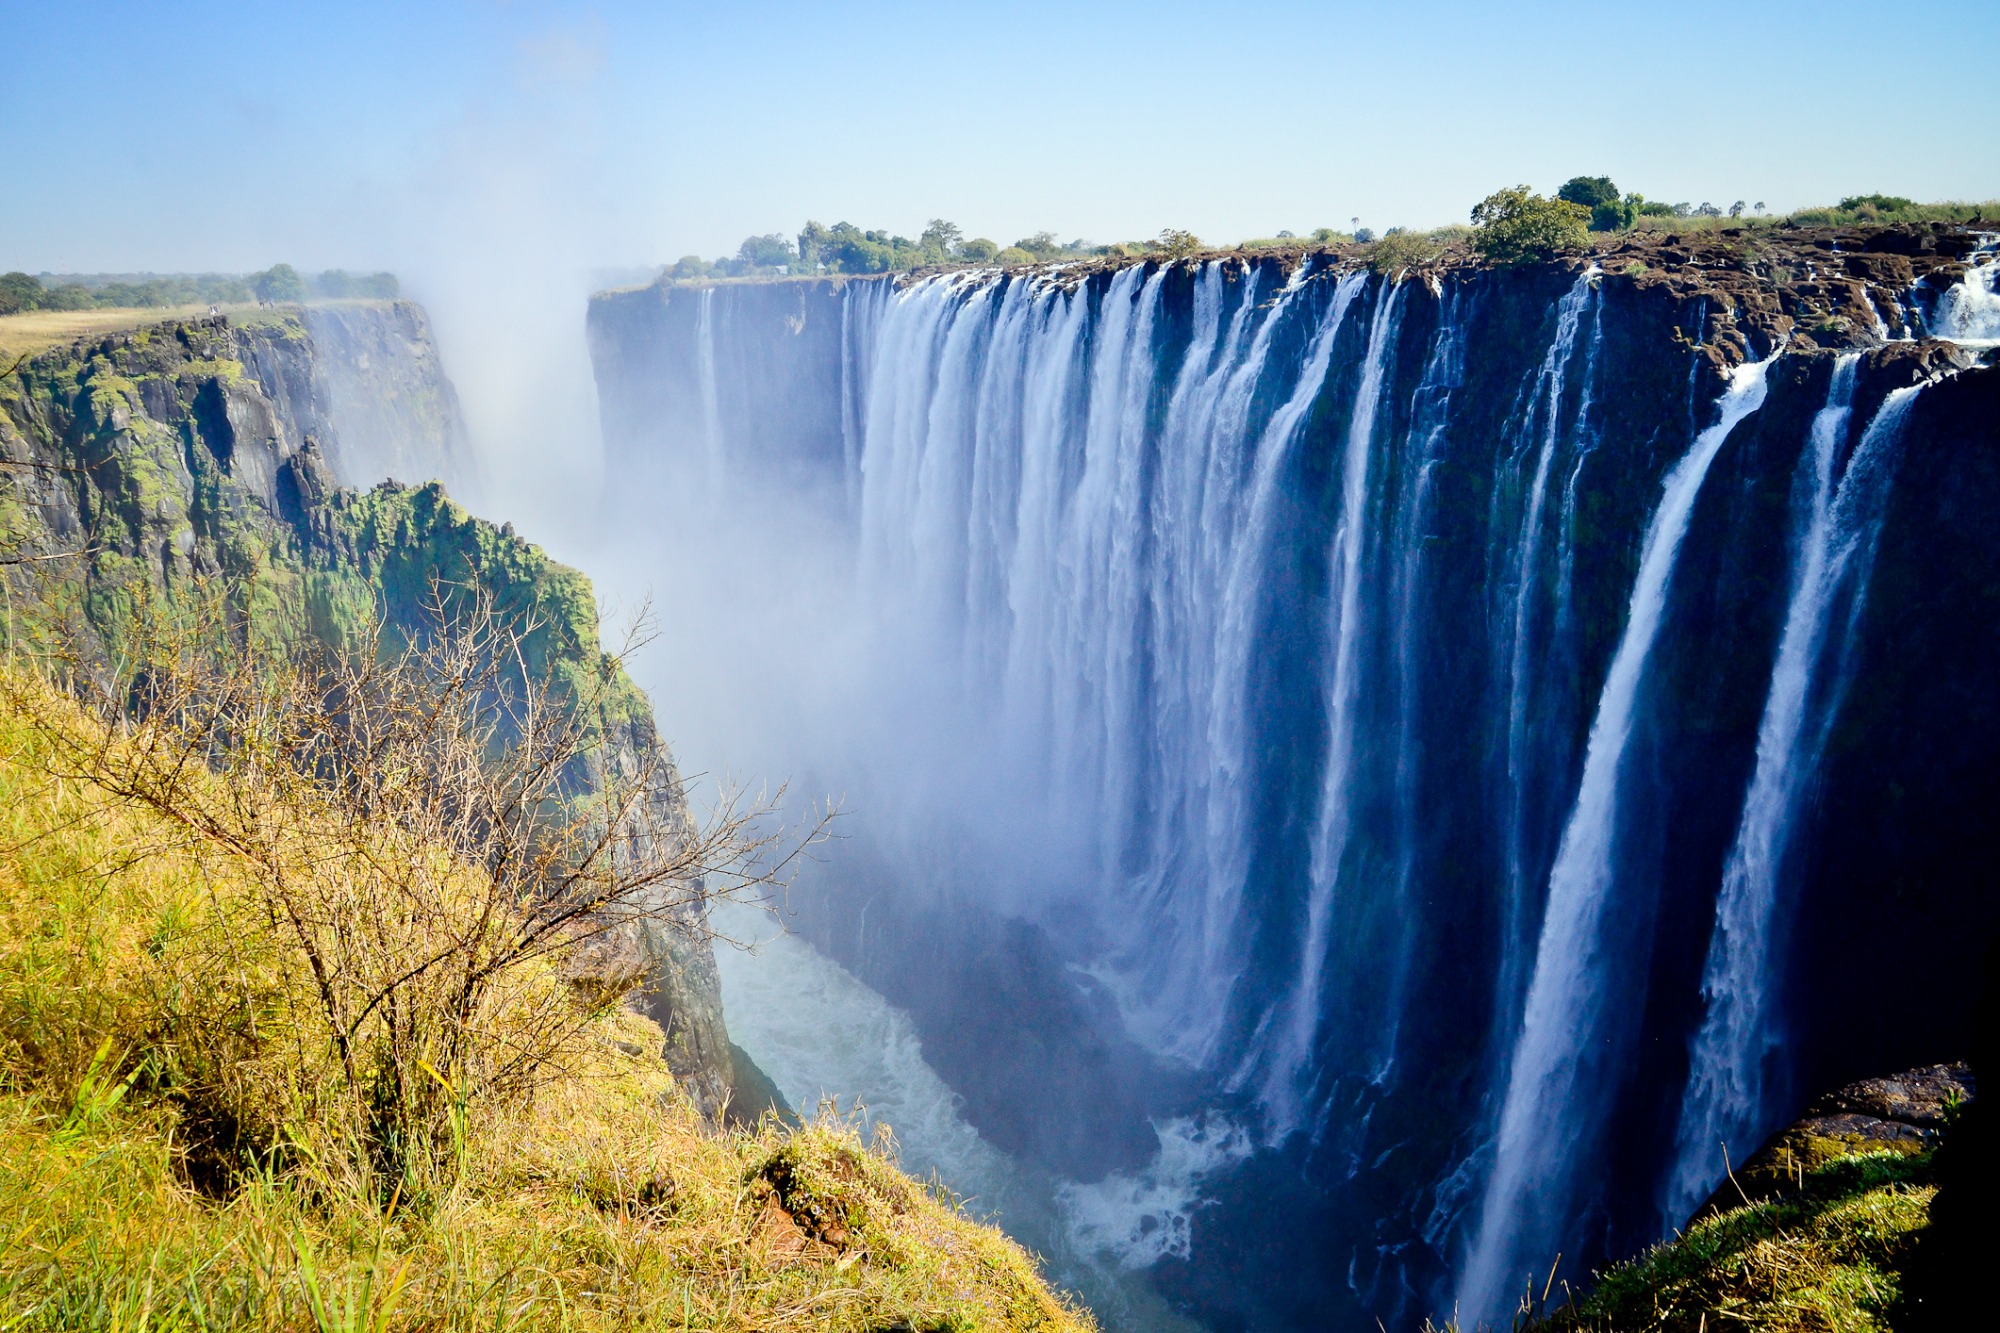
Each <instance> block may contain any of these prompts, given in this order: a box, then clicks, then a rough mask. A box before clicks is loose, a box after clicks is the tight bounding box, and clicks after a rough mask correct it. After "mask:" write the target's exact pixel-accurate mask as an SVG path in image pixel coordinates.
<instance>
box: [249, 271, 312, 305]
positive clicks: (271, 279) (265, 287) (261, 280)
mask: <svg viewBox="0 0 2000 1333" xmlns="http://www.w3.org/2000/svg"><path fill="white" fill-rule="evenodd" d="M250 290H251V291H253V292H255V293H257V299H258V300H259V301H262V302H264V303H266V304H267V305H282V304H284V303H286V302H292V301H303V300H305V299H306V280H305V279H304V278H302V277H300V276H299V271H298V270H297V269H295V268H293V267H292V266H291V265H290V264H273V265H271V267H269V268H267V269H265V270H264V271H263V272H262V273H253V274H251V275H250Z"/></svg>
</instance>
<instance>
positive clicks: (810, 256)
mask: <svg viewBox="0 0 2000 1333" xmlns="http://www.w3.org/2000/svg"><path fill="white" fill-rule="evenodd" d="M832 241H833V232H832V231H831V230H829V229H828V228H826V227H822V226H820V224H819V223H817V222H807V223H806V225H805V227H804V228H803V229H801V230H800V232H799V267H801V268H802V269H804V270H805V271H806V272H808V273H811V272H812V271H813V270H814V269H815V268H817V267H818V266H819V265H820V264H821V263H822V262H824V258H825V253H824V252H825V250H826V247H827V246H828V245H829V244H831V242H832Z"/></svg>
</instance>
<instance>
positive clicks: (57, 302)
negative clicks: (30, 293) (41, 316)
mask: <svg viewBox="0 0 2000 1333" xmlns="http://www.w3.org/2000/svg"><path fill="white" fill-rule="evenodd" d="M96 304H97V298H96V297H95V296H93V295H92V294H91V291H90V288H88V287H86V286H84V285H83V284H82V283H80V282H65V283H63V284H62V285H61V286H59V287H56V288H53V289H51V290H50V291H48V292H45V293H44V294H43V295H42V300H41V308H42V309H44V310H88V309H90V308H91V307H92V306H94V305H96Z"/></svg>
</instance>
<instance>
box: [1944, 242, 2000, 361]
mask: <svg viewBox="0 0 2000 1333" xmlns="http://www.w3.org/2000/svg"><path fill="white" fill-rule="evenodd" d="M1997 279H2000V260H1995V259H1992V258H1990V257H1989V258H1988V259H1987V261H1986V262H1985V263H1983V264H1979V265H1978V266H1976V267H1974V268H1969V269H1967V270H1966V271H1965V277H1964V278H1962V279H1960V280H1959V281H1958V282H1957V283H1955V284H1954V285H1953V286H1951V287H1950V288H1949V289H1948V290H1946V292H1945V294H1944V295H1943V296H1940V297H1939V298H1938V303H1937V313H1936V315H1935V317H1934V319H1933V321H1932V322H1933V323H1934V324H1935V325H1936V330H1937V336H1938V337H1940V338H1949V339H1951V340H1952V341H1953V342H1956V343H1970V344H1974V345H1981V344H1988V343H2000V290H1995V282H1996V280H1997Z"/></svg>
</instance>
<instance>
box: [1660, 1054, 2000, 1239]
mask: <svg viewBox="0 0 2000 1333" xmlns="http://www.w3.org/2000/svg"><path fill="white" fill-rule="evenodd" d="M1978 1091H1979V1088H1978V1083H1977V1081H1976V1080H1975V1079H1974V1078H1973V1074H1972V1067H1971V1066H1970V1065H1968V1064H1966V1063H1964V1062H1963V1061H1960V1062H1959V1063H1957V1064H1950V1065H1926V1066H1924V1067H1923V1068H1920V1069H1909V1070H1905V1071H1903V1072H1902V1073H1900V1074H1891V1075H1889V1076H1888V1077H1887V1078H1868V1079H1862V1080H1860V1081H1859V1082H1856V1083H1850V1084H1848V1085H1847V1086H1846V1087H1844V1088H1841V1089H1839V1090H1838V1091H1836V1092H1830V1093H1828V1094H1827V1095H1826V1096H1824V1097H1821V1098H1819V1099H1818V1100H1817V1101H1815V1102H1813V1103H1812V1105H1810V1106H1808V1107H1807V1108H1806V1111H1805V1114H1804V1115H1802V1116H1800V1117H1799V1118H1798V1119H1797V1120H1795V1121H1793V1122H1792V1123H1791V1124H1789V1125H1787V1126H1785V1127H1784V1128H1783V1129H1781V1130H1779V1131H1778V1132H1777V1133H1775V1134H1773V1135H1772V1136H1771V1137H1770V1138H1768V1139H1766V1140H1765V1141H1764V1143H1763V1144H1762V1145H1761V1146H1760V1147H1759V1148H1758V1149H1757V1151H1756V1152H1754V1153H1752V1154H1751V1155H1750V1156H1749V1157H1747V1158H1745V1159H1744V1160H1743V1161H1742V1162H1739V1163H1737V1164H1735V1165H1734V1167H1733V1168H1731V1169H1730V1170H1729V1171H1728V1172H1727V1175H1728V1178H1727V1179H1726V1180H1724V1181H1723V1183H1722V1185H1721V1187H1720V1188H1718V1189H1717V1190H1716V1191H1715V1193H1713V1194H1711V1195H1710V1196H1709V1197H1708V1201H1707V1202H1705V1203H1704V1204H1702V1206H1701V1208H1700V1210H1699V1211H1697V1212H1696V1213H1695V1217H1696V1218H1702V1217H1706V1216H1708V1215H1709V1214H1711V1213H1719V1212H1726V1211H1728V1210H1729V1209H1731V1208H1737V1207H1741V1206H1742V1205H1743V1204H1744V1203H1746V1202H1754V1201H1755V1200H1758V1199H1768V1198H1773V1197H1776V1196H1779V1195H1783V1194H1786V1193H1788V1192H1792V1191H1796V1190H1799V1189H1802V1188H1803V1187H1804V1177H1805V1176H1806V1175H1809V1174H1811V1173H1812V1172H1814V1171H1816V1170H1818V1169H1819V1168H1820V1167H1822V1166H1824V1165H1826V1164H1827V1163H1828V1162H1831V1161H1834V1160H1835V1159H1837V1158H1841V1157H1847V1156H1851V1155H1853V1154H1854V1153H1856V1152H1860V1151H1870V1150H1873V1151H1892V1152H1899V1153H1920V1152H1929V1151H1930V1150H1931V1149H1933V1148H1935V1147H1937V1145H1938V1144H1939V1142H1940V1141H1942V1139H1943V1137H1944V1134H1945V1130H1946V1129H1947V1127H1948V1126H1949V1125H1950V1124H1951V1123H1952V1121H1953V1120H1954V1119H1955V1118H1956V1117H1957V1116H1958V1114H1959V1113H1960V1111H1961V1110H1963V1108H1965V1107H1967V1106H1970V1105H1971V1104H1972V1101H1973V1099H1974V1098H1975V1097H1976V1096H1977V1095H1978Z"/></svg>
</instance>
